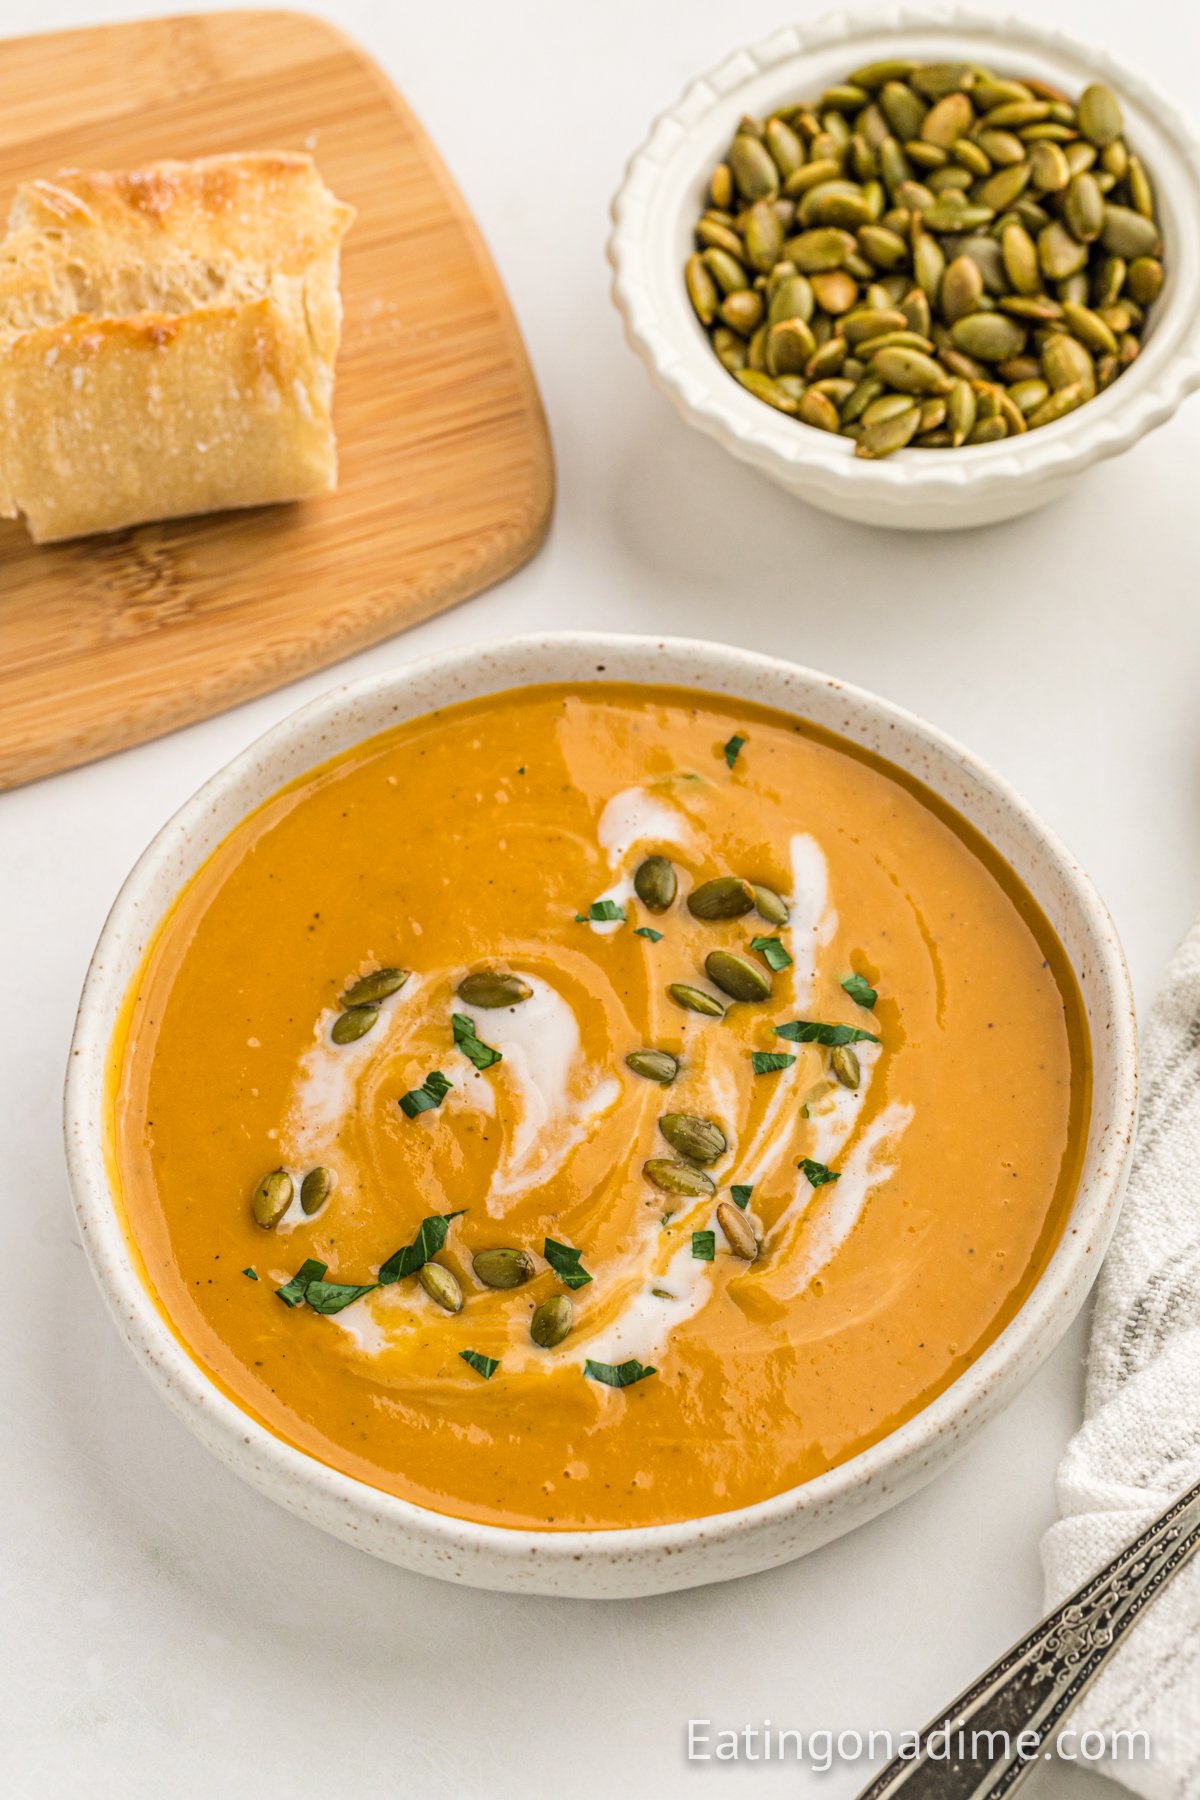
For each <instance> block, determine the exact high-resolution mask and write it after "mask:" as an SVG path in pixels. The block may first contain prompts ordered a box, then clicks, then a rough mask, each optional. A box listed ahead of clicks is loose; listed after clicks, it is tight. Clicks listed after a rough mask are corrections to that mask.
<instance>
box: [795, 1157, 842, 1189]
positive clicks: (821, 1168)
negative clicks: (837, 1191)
mask: <svg viewBox="0 0 1200 1800" xmlns="http://www.w3.org/2000/svg"><path fill="white" fill-rule="evenodd" d="M796 1167H797V1168H798V1169H802V1170H803V1171H804V1175H805V1179H806V1180H807V1181H808V1183H809V1186H810V1187H824V1186H825V1184H826V1182H828V1181H840V1180H841V1179H842V1178H841V1176H840V1175H839V1174H838V1172H837V1170H836V1169H830V1168H827V1167H826V1165H825V1164H824V1163H822V1162H814V1161H813V1159H812V1157H811V1156H802V1157H801V1158H800V1161H799V1162H798V1163H797V1164H796Z"/></svg>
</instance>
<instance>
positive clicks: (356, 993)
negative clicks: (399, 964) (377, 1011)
mask: <svg viewBox="0 0 1200 1800" xmlns="http://www.w3.org/2000/svg"><path fill="white" fill-rule="evenodd" d="M410 973H411V970H409V969H376V970H375V971H374V973H373V974H370V975H362V976H360V977H359V979H358V980H357V981H356V982H354V983H352V985H351V986H350V987H348V988H347V989H346V992H345V993H344V994H343V995H342V1005H343V1006H377V1005H378V1004H379V1002H380V1001H381V1000H386V999H387V998H388V996H389V995H390V994H398V993H399V992H400V989H401V988H402V987H403V986H404V984H405V982H406V981H407V980H408V977H409V975H410Z"/></svg>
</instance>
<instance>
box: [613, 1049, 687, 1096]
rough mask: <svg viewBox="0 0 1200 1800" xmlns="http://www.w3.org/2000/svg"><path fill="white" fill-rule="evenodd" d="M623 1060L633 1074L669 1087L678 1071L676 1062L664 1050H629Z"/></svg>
mask: <svg viewBox="0 0 1200 1800" xmlns="http://www.w3.org/2000/svg"><path fill="white" fill-rule="evenodd" d="M625 1061H626V1064H627V1065H628V1067H629V1068H631V1069H632V1070H633V1072H634V1074H635V1075H640V1076H642V1078H643V1079H644V1080H645V1081H657V1082H659V1083H660V1084H661V1086H663V1087H669V1086H670V1084H671V1083H672V1082H673V1081H674V1079H675V1077H676V1075H678V1073H679V1064H678V1062H677V1061H676V1059H675V1058H674V1057H673V1056H671V1055H670V1054H669V1053H668V1052H667V1051H666V1050H631V1051H630V1052H629V1055H628V1056H627V1057H626V1058H625Z"/></svg>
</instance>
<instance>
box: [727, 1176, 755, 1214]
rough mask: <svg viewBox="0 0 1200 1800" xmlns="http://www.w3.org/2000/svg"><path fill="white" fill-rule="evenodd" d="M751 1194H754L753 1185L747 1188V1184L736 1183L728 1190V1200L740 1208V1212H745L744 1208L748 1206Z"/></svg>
mask: <svg viewBox="0 0 1200 1800" xmlns="http://www.w3.org/2000/svg"><path fill="white" fill-rule="evenodd" d="M753 1192H754V1186H753V1183H751V1184H750V1185H749V1186H747V1184H746V1183H745V1182H744V1181H743V1182H738V1183H737V1184H736V1185H735V1186H733V1187H731V1188H730V1190H729V1198H730V1199H731V1200H732V1201H733V1204H734V1205H735V1206H740V1207H741V1209H742V1211H743V1212H745V1210H746V1208H747V1207H748V1206H749V1204H750V1196H751V1194H752V1193H753Z"/></svg>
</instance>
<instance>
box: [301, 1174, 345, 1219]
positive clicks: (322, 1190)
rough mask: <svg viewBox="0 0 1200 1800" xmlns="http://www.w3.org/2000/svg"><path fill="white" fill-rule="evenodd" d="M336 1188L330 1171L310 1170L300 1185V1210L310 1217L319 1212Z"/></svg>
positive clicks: (335, 1179) (335, 1178)
mask: <svg viewBox="0 0 1200 1800" xmlns="http://www.w3.org/2000/svg"><path fill="white" fill-rule="evenodd" d="M336 1186H337V1176H336V1175H335V1174H334V1172H333V1170H332V1169H326V1168H321V1167H318V1168H315V1169H310V1170H309V1171H308V1174H307V1175H306V1176H305V1177H304V1180H303V1181H302V1182H301V1183H300V1210H301V1212H304V1213H307V1214H309V1215H310V1216H311V1215H312V1214H313V1213H315V1212H317V1211H319V1210H320V1208H321V1207H322V1206H324V1204H325V1202H326V1201H327V1200H328V1198H329V1196H330V1194H332V1192H333V1190H334V1188H335V1187H336Z"/></svg>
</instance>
